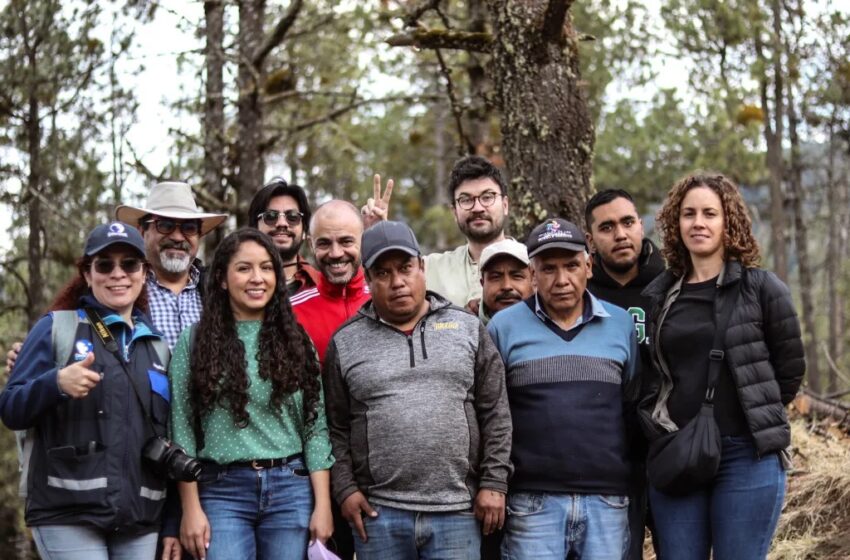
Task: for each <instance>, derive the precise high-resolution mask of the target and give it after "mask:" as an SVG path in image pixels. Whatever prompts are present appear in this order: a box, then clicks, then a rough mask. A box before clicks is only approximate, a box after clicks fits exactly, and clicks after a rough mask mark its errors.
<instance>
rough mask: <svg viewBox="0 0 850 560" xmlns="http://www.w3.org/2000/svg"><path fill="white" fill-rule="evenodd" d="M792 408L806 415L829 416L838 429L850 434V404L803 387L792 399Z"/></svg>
mask: <svg viewBox="0 0 850 560" xmlns="http://www.w3.org/2000/svg"><path fill="white" fill-rule="evenodd" d="M794 408H796V409H797V411H798V412H799V413H800V414H802V415H803V416H806V417H812V416H817V417H818V418H829V419H830V420H832V421H834V422H836V423H837V425H838V427H839V428H840V429H842V430H843V431H844V432H846V433H848V434H850V404H847V403H846V402H842V401H837V400H833V399H826V398H824V397H821V396H820V395H817V394H816V393H813V392H811V391H809V390H808V389H803V390H802V392H801V393H800V394H798V395H797V398H796V399H794Z"/></svg>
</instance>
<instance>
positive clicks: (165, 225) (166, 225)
mask: <svg viewBox="0 0 850 560" xmlns="http://www.w3.org/2000/svg"><path fill="white" fill-rule="evenodd" d="M142 224H143V225H144V226H145V228H146V229H147V227H148V226H150V225H151V224H153V226H154V227H155V228H156V231H157V232H159V233H161V234H162V235H171V234H172V233H174V230H176V229H177V228H180V233H182V234H183V236H184V237H194V236H196V235H199V234H200V233H201V222H200V220H189V221H186V222H181V221H178V220H172V219H171V218H156V219H153V220H147V221H145V222H142Z"/></svg>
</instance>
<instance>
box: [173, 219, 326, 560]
mask: <svg viewBox="0 0 850 560" xmlns="http://www.w3.org/2000/svg"><path fill="white" fill-rule="evenodd" d="M169 373H170V377H171V387H172V395H173V396H172V403H173V407H172V416H171V418H172V431H173V438H174V441H175V442H176V443H177V444H179V445H181V446H182V447H184V449H186V451H187V453H189V454H190V455H194V456H196V457H198V458H199V459H201V460H202V461H203V462H204V470H203V475H202V477H201V480H200V481H199V482H198V483H181V484H180V488H179V490H180V498H181V502H182V504H183V519H182V522H181V527H180V541H181V543H182V544H183V546H184V547H186V549H188V551H189V552H190V553H191V554H192V555H193V556H194V557H195V558H207V559H208V560H216V559H230V558H266V559H268V558H277V559H290V558H291V559H293V560H295V559H297V560H302V559H303V558H304V556H305V553H306V548H307V544H308V540H313V539H319V540H321V541H325V540H327V538H328V537H330V535H331V533H332V532H333V522H332V520H331V510H330V476H329V470H328V469H330V467H331V465H332V464H333V457H332V456H331V445H330V441H329V439H328V432H327V424H326V421H325V412H324V402H323V397H322V387H321V383H320V370H319V362H318V360H317V358H316V354H315V351H314V349H313V346H312V343H311V342H310V339H309V338H308V337H307V335H306V334H305V333H304V330H303V329H302V328H301V327H300V326H299V325H298V323H296V322H295V319H294V318H293V315H292V310H291V308H290V306H289V302H288V300H287V297H286V280H285V277H284V275H283V273H282V267H281V260H280V256H279V254H278V251H277V250H276V249H275V247H274V244H273V243H272V241H271V239H270V238H269V237H268V236H266V235H265V234H263V233H261V232H259V231H257V230H254V229H240V230H238V231H236V232H234V233H231V234H230V235H228V236H227V237H226V238H225V239H224V240H223V241H222V242H221V245H219V247H218V250H217V251H216V254H215V257H214V258H213V262H212V265H211V266H210V268H209V271H208V276H207V286H206V299H205V301H204V312H203V314H202V316H201V321H200V322H199V323H198V324H197V325H195V326H193V327H191V328H189V329H187V330H186V331H184V332H183V333H182V334H181V336H180V339H179V340H178V342H177V346H176V347H175V349H174V357H173V359H172V362H171V367H170V368H169Z"/></svg>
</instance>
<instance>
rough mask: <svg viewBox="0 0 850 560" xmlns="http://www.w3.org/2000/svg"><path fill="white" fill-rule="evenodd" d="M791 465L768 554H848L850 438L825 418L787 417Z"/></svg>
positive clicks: (798, 559)
mask: <svg viewBox="0 0 850 560" xmlns="http://www.w3.org/2000/svg"><path fill="white" fill-rule="evenodd" d="M791 441H792V442H793V446H794V469H793V470H792V471H791V473H790V476H789V478H788V493H787V496H786V498H785V506H784V507H783V510H782V517H780V518H779V527H778V528H777V531H776V536H775V537H774V541H773V549H772V550H771V553H770V559H771V560H847V559H848V558H850V438H848V436H847V434H845V433H843V432H841V431H839V430H837V429H834V428H833V427H832V426H831V425H829V424H823V423H821V424H810V423H807V422H806V421H805V420H803V419H795V420H794V421H792V423H791Z"/></svg>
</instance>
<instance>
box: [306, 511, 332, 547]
mask: <svg viewBox="0 0 850 560" xmlns="http://www.w3.org/2000/svg"><path fill="white" fill-rule="evenodd" d="M333 533H334V519H333V515H331V508H330V504H323V505H316V507H315V508H314V509H313V515H311V516H310V544H313V542H314V541H315V540H316V539H319V540H320V541H322V544H325V543H326V542H328V539H329V538H331V535H333Z"/></svg>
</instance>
